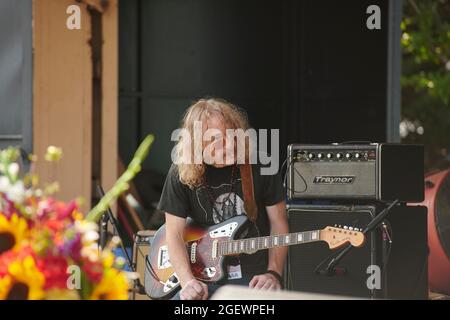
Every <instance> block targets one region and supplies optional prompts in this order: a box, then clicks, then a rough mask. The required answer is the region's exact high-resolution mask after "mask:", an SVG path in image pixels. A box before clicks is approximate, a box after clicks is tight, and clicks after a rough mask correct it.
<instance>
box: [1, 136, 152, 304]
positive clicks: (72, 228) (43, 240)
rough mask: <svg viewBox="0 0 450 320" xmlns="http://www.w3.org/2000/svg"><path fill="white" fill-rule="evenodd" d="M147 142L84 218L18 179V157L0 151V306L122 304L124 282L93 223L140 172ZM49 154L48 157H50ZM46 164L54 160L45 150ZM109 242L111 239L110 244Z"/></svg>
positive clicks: (31, 181)
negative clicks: (13, 302)
mask: <svg viewBox="0 0 450 320" xmlns="http://www.w3.org/2000/svg"><path fill="white" fill-rule="evenodd" d="M152 141H153V137H152V136H148V137H147V138H146V139H145V140H144V141H143V143H142V144H141V146H140V147H139V149H138V151H137V152H136V155H135V157H134V158H133V160H132V162H131V163H130V165H129V167H128V169H127V170H126V172H125V173H124V174H123V175H122V176H121V177H120V178H119V180H118V181H117V183H116V184H115V186H114V187H113V188H112V189H111V190H110V191H109V192H108V193H107V194H106V195H105V197H104V198H102V199H101V201H100V202H99V203H98V204H97V206H96V207H94V208H93V210H92V211H91V212H90V213H89V214H88V215H87V216H86V217H85V216H84V215H83V214H82V213H81V212H80V210H79V205H78V202H77V201H75V200H74V201H71V202H69V203H64V202H61V201H58V200H57V199H55V198H54V197H53V196H52V192H51V191H52V190H51V189H54V185H53V187H47V188H45V189H44V190H41V189H39V188H38V187H37V177H36V176H34V175H33V174H32V173H30V172H29V173H26V174H23V173H22V172H21V170H20V166H19V164H18V162H17V161H18V159H19V155H20V154H19V151H18V150H17V149H14V148H8V149H6V150H0V300H1V299H33V300H36V299H127V297H128V289H129V280H130V279H129V277H128V275H127V273H125V272H124V271H121V268H122V267H123V265H124V261H123V259H122V258H116V257H115V256H114V255H113V253H112V249H113V248H114V246H115V245H117V240H116V241H111V243H110V244H109V245H108V246H107V248H104V249H103V250H100V249H99V248H98V245H97V240H98V237H99V235H98V232H97V221H98V220H99V218H100V217H101V215H102V214H103V212H104V211H105V210H106V209H107V207H108V205H109V204H110V203H111V202H112V201H114V200H115V199H116V198H117V197H118V196H119V195H120V194H121V193H122V192H123V191H125V190H126V189H127V188H128V182H129V181H130V180H131V179H132V178H133V177H134V176H135V174H136V173H137V172H138V171H139V170H140V164H141V162H142V161H143V159H144V158H145V156H146V154H147V152H148V149H149V147H150V145H151V143H152ZM52 150H53V151H52ZM49 151H50V152H48V155H47V156H46V158H49V159H50V158H52V157H53V158H57V157H58V152H57V151H58V150H57V149H55V148H53V149H50V150H49ZM113 240H114V239H113Z"/></svg>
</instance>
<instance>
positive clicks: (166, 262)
mask: <svg viewBox="0 0 450 320" xmlns="http://www.w3.org/2000/svg"><path fill="white" fill-rule="evenodd" d="M171 266H172V264H171V263H170V259H169V248H168V247H167V246H161V247H160V248H159V251H158V269H167V268H170V267H171Z"/></svg>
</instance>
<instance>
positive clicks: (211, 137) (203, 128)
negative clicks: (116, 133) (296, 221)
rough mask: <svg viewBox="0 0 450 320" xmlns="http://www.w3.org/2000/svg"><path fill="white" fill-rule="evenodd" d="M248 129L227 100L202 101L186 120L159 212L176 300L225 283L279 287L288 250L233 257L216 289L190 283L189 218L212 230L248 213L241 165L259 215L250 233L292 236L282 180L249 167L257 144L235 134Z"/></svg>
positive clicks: (258, 167)
mask: <svg viewBox="0 0 450 320" xmlns="http://www.w3.org/2000/svg"><path fill="white" fill-rule="evenodd" d="M248 129H249V123H248V120H247V116H246V114H245V112H243V111H242V110H241V109H240V108H238V107H236V106H235V105H233V104H231V103H229V102H227V101H225V100H222V99H200V100H198V101H197V102H195V103H194V104H193V105H192V106H190V107H189V108H188V110H187V111H186V113H185V116H184V118H183V121H182V128H181V130H182V133H183V134H182V135H181V138H180V139H179V140H178V143H177V145H176V146H175V148H174V151H173V152H172V159H173V161H174V164H173V165H172V166H171V168H170V169H169V172H168V175H167V178H166V181H165V184H164V188H163V192H162V195H161V199H160V202H159V205H158V208H159V209H160V210H162V211H164V212H165V217H166V234H167V236H166V240H167V244H168V248H169V252H170V261H171V264H172V266H173V268H174V270H175V272H176V274H177V277H178V279H179V281H180V284H181V291H179V292H178V293H177V295H176V296H175V298H176V299H177V298H179V299H183V300H185V299H186V300H194V299H195V300H196V299H207V298H208V297H210V296H211V294H212V293H213V292H214V291H215V290H216V289H217V288H218V287H219V286H221V285H224V284H240V285H248V286H249V287H250V288H255V289H262V290H276V289H280V288H281V287H282V283H281V282H282V277H281V275H282V272H283V268H284V264H285V260H286V255H287V249H286V247H277V248H271V249H269V250H263V251H259V252H257V253H254V254H252V255H247V254H242V255H240V256H239V257H234V258H229V260H228V263H227V266H228V267H227V271H228V276H226V277H225V278H224V279H223V280H221V281H220V282H219V283H213V284H209V285H206V284H205V283H203V282H201V281H199V280H197V279H196V278H195V277H194V276H193V274H192V271H191V268H190V263H189V258H188V254H187V250H186V245H185V243H184V240H183V234H184V229H185V226H186V219H187V218H188V217H190V218H192V219H193V220H194V221H195V222H197V223H200V224H204V225H213V224H217V223H220V222H222V221H225V220H227V219H229V218H231V217H233V216H236V215H242V214H248V212H246V210H245V208H246V206H245V205H244V200H243V199H244V196H243V192H242V181H241V176H240V170H239V165H240V164H242V163H251V172H252V175H253V191H254V199H255V202H256V206H257V212H258V214H257V218H256V221H255V223H254V228H253V230H250V231H249V232H250V233H249V234H252V232H255V234H257V235H259V236H268V235H269V234H285V233H288V223H287V217H286V204H285V200H284V195H285V193H284V190H283V186H282V182H281V177H280V174H279V173H278V172H277V173H276V174H272V175H264V174H262V173H261V172H262V171H261V168H262V167H263V165H262V164H259V163H258V162H257V161H250V160H255V159H257V157H256V153H257V150H256V148H255V144H252V143H251V142H250V143H248V141H247V140H246V138H245V136H244V138H243V139H242V137H243V136H239V135H238V134H237V135H236V134H235V135H230V132H232V133H233V132H234V133H235V132H236V131H240V132H246V131H248ZM198 136H200V139H198ZM196 138H197V139H196ZM250 140H251V139H250ZM242 150H244V152H242ZM272 152H273V150H272ZM276 152H278V150H276Z"/></svg>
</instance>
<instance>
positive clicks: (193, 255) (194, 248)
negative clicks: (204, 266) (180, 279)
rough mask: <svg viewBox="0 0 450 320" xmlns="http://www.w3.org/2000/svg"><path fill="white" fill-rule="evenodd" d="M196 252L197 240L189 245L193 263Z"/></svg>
mask: <svg viewBox="0 0 450 320" xmlns="http://www.w3.org/2000/svg"><path fill="white" fill-rule="evenodd" d="M196 252H197V242H194V243H193V244H192V245H191V263H195V261H196V258H195V255H196Z"/></svg>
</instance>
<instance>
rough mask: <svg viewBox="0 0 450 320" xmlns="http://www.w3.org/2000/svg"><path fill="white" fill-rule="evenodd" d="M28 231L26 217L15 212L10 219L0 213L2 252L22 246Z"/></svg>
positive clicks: (0, 247) (0, 252) (0, 244)
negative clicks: (21, 216)
mask: <svg viewBox="0 0 450 320" xmlns="http://www.w3.org/2000/svg"><path fill="white" fill-rule="evenodd" d="M27 232H28V226H27V222H26V220H25V219H23V218H20V217H19V216H18V215H16V214H13V215H12V216H11V218H10V219H9V220H8V219H7V218H6V217H5V216H4V215H2V214H1V213H0V254H2V253H3V252H6V251H8V250H11V249H12V250H15V249H17V248H19V247H20V244H21V242H22V240H23V239H25V237H26V235H27Z"/></svg>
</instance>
